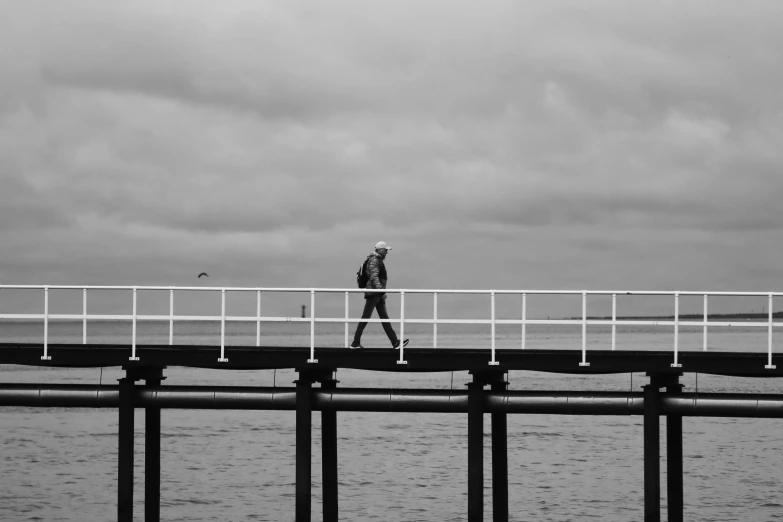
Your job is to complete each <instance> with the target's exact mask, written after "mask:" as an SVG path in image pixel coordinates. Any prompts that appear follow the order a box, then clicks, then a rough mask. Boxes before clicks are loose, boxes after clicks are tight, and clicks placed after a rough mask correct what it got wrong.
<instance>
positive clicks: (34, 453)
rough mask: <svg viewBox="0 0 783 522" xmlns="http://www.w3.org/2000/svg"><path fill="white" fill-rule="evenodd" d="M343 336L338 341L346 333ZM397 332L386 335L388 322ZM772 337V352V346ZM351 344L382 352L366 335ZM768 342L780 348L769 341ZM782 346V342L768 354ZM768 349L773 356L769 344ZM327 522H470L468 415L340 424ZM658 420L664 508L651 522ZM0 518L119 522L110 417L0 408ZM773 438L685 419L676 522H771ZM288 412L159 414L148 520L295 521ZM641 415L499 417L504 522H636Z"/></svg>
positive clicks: (367, 382)
mask: <svg viewBox="0 0 783 522" xmlns="http://www.w3.org/2000/svg"><path fill="white" fill-rule="evenodd" d="M352 328H353V327H352V326H351V331H350V332H349V333H352V331H353V330H352ZM395 328H396V329H397V331H398V332H399V329H400V325H399V324H398V323H396V324H395ZM405 332H406V334H405V336H406V337H410V338H411V344H410V345H409V347H408V350H411V351H413V350H415V349H416V348H417V347H423V346H426V347H431V346H432V345H433V328H432V326H431V325H408V324H406V325H405ZM489 332H490V330H489V327H488V326H487V325H481V326H476V327H470V326H465V325H457V326H451V325H447V326H444V325H441V326H439V327H438V341H437V345H438V347H458V348H459V347H462V348H467V347H473V348H486V349H487V350H488V351H489V349H490V347H491V338H490V335H489ZM87 333H88V336H87V337H88V343H96V344H100V343H130V338H131V326H130V324H129V323H128V322H112V321H101V322H98V321H95V322H91V323H89V324H88V332H87ZM256 333H257V331H256V324H255V323H228V324H227V325H226V337H225V339H226V346H227V350H228V353H229V357H230V350H231V346H236V345H251V346H252V345H255V343H256ZM780 333H781V332H779V331H778V329H777V328H776V329H775V332H774V333H773V339H774V340H775V341H776V343H777V341H778V340H780V339H783V337H781V336H780ZM309 334H310V325H309V324H308V323H294V324H291V323H288V324H267V323H264V324H263V325H262V331H261V344H263V345H275V346H309V342H310V338H309ZM82 335H83V330H82V323H81V322H78V321H77V322H67V323H65V322H64V323H58V322H53V323H52V324H51V325H50V327H49V343H52V344H54V343H80V342H81V341H82ZM702 335H703V333H702V329H701V328H700V327H688V326H681V327H680V331H679V335H678V349H679V350H702V349H703V337H702ZM137 336H138V337H137V342H138V343H139V344H151V343H156V344H168V341H169V325H168V322H156V323H144V322H140V323H139V324H138V331H137ZM316 336H317V337H316V339H317V341H316V346H332V347H339V346H344V342H345V331H344V325H342V324H335V325H320V324H319V325H316ZM42 339H43V325H42V323H39V322H9V321H0V342H9V343H12V342H42ZM363 340H364V344H365V345H366V346H372V347H383V346H388V340H387V339H386V338H385V336H384V335H383V332H382V330H381V328H380V325H378V324H370V325H369V326H368V327H367V330H366V334H365V337H364V338H363ZM174 342H175V344H218V345H219V344H220V324H219V323H218V322H215V323H184V322H183V323H175V325H174ZM781 342H783V341H781ZM581 343H582V340H581V327H580V326H576V327H572V326H568V327H549V326H547V327H543V326H537V327H536V326H528V327H527V332H526V347H527V348H536V347H540V348H562V349H580V348H581V346H582V344H581ZM767 343H768V337H767V330H766V329H765V328H753V327H741V328H739V327H736V328H735V327H732V328H722V329H719V328H714V329H710V331H709V335H708V350H711V351H712V350H715V351H753V352H761V353H766V351H767V348H768V344H767ZM778 344H779V343H778ZM616 346H617V349H618V350H653V349H654V350H673V347H674V335H673V330H672V328H671V327H631V326H621V327H618V329H617V335H616ZM496 347H497V348H504V349H508V348H516V349H521V330H520V327H519V326H518V325H515V326H512V327H507V326H502V327H501V326H499V327H497V329H496ZM610 348H611V330H610V328H608V327H590V328H588V335H587V350H588V351H587V357H588V360H589V351H590V350H592V349H610ZM773 350H774V351H778V350H779V348H777V346H775V343H773ZM122 375H123V372H122V371H121V369H120V368H103V369H78V368H74V369H67V368H45V367H40V368H39V367H19V366H0V382H4V383H46V384H55V383H68V384H99V383H100V384H116V382H117V379H118V378H120V377H121V376H122ZM165 375H166V377H167V379H166V381H164V384H168V385H197V384H199V385H231V386H234V385H235V386H272V385H277V386H293V384H292V383H293V381H294V380H295V379H296V377H297V376H296V372H294V371H293V370H278V371H221V370H204V369H197V368H181V367H170V368H168V369H166V371H165ZM337 377H338V379H339V381H340V384H339V386H340V387H381V388H392V387H394V388H435V389H449V388H454V389H465V384H466V383H467V382H469V380H470V376H469V375H468V374H467V372H454V373H453V374H452V373H451V372H444V373H424V374H416V373H383V372H365V371H358V370H339V371H338V375H337ZM508 380H509V382H510V388H511V389H513V390H605V391H609V390H613V391H629V390H633V391H640V389H641V388H640V387H641V386H643V385H644V384H646V383H647V382H648V379H647V377H646V376H645V375H644V374H633V375H630V374H624V375H596V376H574V375H558V374H547V373H537V372H522V371H513V372H510V374H509V376H508ZM682 382H683V383H684V385H685V391H688V392H693V391H703V392H737V393H780V392H781V389H782V388H781V383H780V382H779V381H778V380H776V379H742V378H731V377H722V376H712V375H703V374H702V375H698V376H697V375H693V374H686V375H685V376H684V377H683V379H682ZM337 419H338V459H339V473H340V483H339V505H340V519H341V520H346V521H365V520H378V521H386V520H389V521H397V520H403V521H433V522H434V521H444V520H445V521H452V520H454V521H456V520H465V519H466V518H467V515H466V511H467V425H466V417H465V415H460V414H431V413H426V414H424V413H395V414H388V413H372V412H344V413H338V416H337ZM665 422H666V421H665V419H662V424H663V426H662V430H661V435H662V440H661V444H662V455H663V460H664V461H663V462H662V472H663V474H662V485H663V487H662V494H663V495H664V498H663V501H662V505H663V510H664V517H665V512H666V497H665V495H666V488H665V481H666V466H665V456H666V451H665ZM0 426H1V427H2V429H0V442H1V443H2V445H1V446H0V447H2V450H1V451H2V454H1V455H0V462H2V465H1V466H0V520H3V521H33V520H45V521H74V522H75V521H84V520H87V521H93V520H94V521H108V520H114V519H116V500H117V498H116V496H117V411H116V410H113V409H73V408H45V409H44V408H1V409H0ZM781 428H783V422H782V421H781V420H778V419H733V418H690V417H689V418H685V419H684V421H683V437H684V456H685V457H684V475H685V476H684V484H685V486H684V487H685V519H686V520H690V521H703V522H707V521H722V520H725V521H735V520H754V521H766V520H783V496H781V488H780V482H781V478H783V472H781V470H783V453H782V452H781V451H780V448H781V446H782V445H783V434H782V431H781ZM295 429H296V427H295V418H294V412H285V411H257V412H253V411H206V410H164V411H163V414H162V441H161V470H162V471H161V517H162V519H163V520H167V521H242V520H263V521H285V520H293V518H294V517H293V510H294V494H295V481H294V471H295V470H294V464H295V444H294V442H295V437H294V435H295ZM642 436H643V433H642V418H641V417H635V416H634V417H612V416H566V415H552V416H546V415H509V416H508V468H509V512H510V519H511V520H518V521H522V520H525V521H527V520H541V521H570V520H588V519H596V520H604V521H616V522H625V521H634V520H642V519H643V460H642V459H643V444H642V443H643V439H642ZM485 437H486V438H485V452H484V453H485V455H484V459H485V470H484V477H485V487H486V491H485V520H491V519H492V495H491V487H492V484H491V476H492V473H491V469H492V460H491V448H490V423H489V417H488V416H487V418H486V420H485ZM320 458H321V456H320V416H319V415H318V414H317V413H314V414H313V468H312V469H313V483H312V485H313V489H312V491H313V504H312V508H313V520H320V519H321V509H322V504H321V460H320ZM143 462H144V415H143V414H142V411H141V410H139V411H137V415H136V460H135V463H136V468H135V520H139V521H141V520H143V500H144V499H143V497H144V467H143Z"/></svg>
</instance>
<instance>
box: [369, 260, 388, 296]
mask: <svg viewBox="0 0 783 522" xmlns="http://www.w3.org/2000/svg"><path fill="white" fill-rule="evenodd" d="M367 275H369V277H368V278H367V284H366V285H365V286H364V287H365V288H386V281H387V280H388V276H387V275H386V265H384V263H383V257H381V256H380V255H379V254H378V253H377V252H373V253H372V254H370V255H369V256H367ZM378 295H382V296H384V297H385V296H386V293H385V292H383V293H381V292H367V293H365V294H364V298H365V299H369V298H370V297H373V296H378Z"/></svg>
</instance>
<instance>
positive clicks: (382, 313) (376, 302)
mask: <svg viewBox="0 0 783 522" xmlns="http://www.w3.org/2000/svg"><path fill="white" fill-rule="evenodd" d="M383 297H384V296H382V295H380V294H378V295H373V296H372V297H369V298H367V299H365V301H364V311H363V312H362V319H369V318H370V316H371V315H372V311H373V310H378V317H380V318H381V319H388V318H389V313H388V312H387V311H386V299H384V298H383ZM381 325H383V331H384V332H386V335H387V336H388V337H389V340H390V341H391V343H392V345H393V344H394V343H396V342H397V334H396V333H394V328H392V325H391V323H388V322H383V323H381ZM365 326H367V323H359V326H357V327H356V333H355V334H354V336H353V342H354V344H357V343H359V342H360V341H361V340H362V332H363V331H364V327H365Z"/></svg>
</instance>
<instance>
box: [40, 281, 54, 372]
mask: <svg viewBox="0 0 783 522" xmlns="http://www.w3.org/2000/svg"><path fill="white" fill-rule="evenodd" d="M41 360H42V361H51V360H52V358H51V357H50V356H49V287H48V286H45V287H44V354H43V356H42V357H41Z"/></svg>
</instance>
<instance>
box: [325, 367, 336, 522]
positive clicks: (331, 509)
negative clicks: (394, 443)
mask: <svg viewBox="0 0 783 522" xmlns="http://www.w3.org/2000/svg"><path fill="white" fill-rule="evenodd" d="M338 382H339V381H337V380H335V379H334V372H330V377H328V378H323V379H321V389H322V390H335V389H337V383H338ZM321 451H322V456H321V464H322V468H321V474H322V480H323V504H324V506H323V507H324V522H337V519H338V504H337V480H338V479H337V412H336V411H335V410H327V409H322V410H321Z"/></svg>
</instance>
